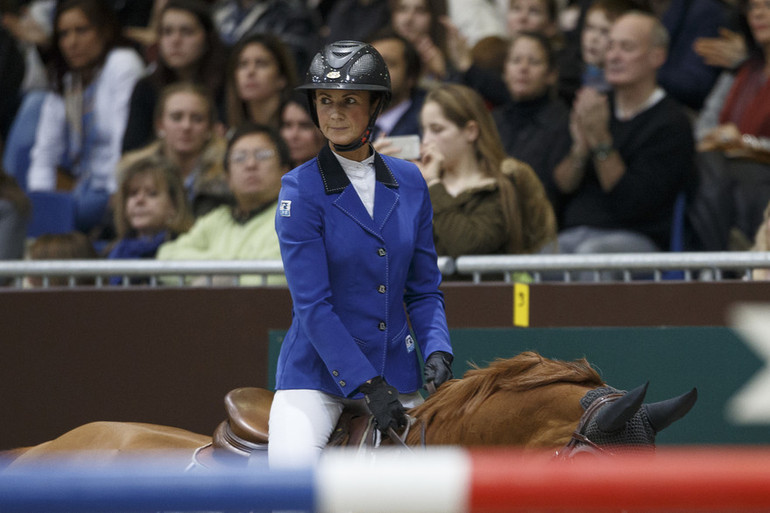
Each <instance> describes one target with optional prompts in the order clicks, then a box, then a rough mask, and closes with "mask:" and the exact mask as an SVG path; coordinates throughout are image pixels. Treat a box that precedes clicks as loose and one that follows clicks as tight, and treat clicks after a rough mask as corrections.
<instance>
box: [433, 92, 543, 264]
mask: <svg viewBox="0 0 770 513" xmlns="http://www.w3.org/2000/svg"><path fill="white" fill-rule="evenodd" d="M420 120H421V125H422V130H423V142H422V160H421V163H420V169H421V171H422V173H423V176H424V177H425V180H426V181H427V182H428V187H429V191H430V197H431V202H432V203H433V232H434V240H435V243H436V251H437V253H438V254H439V255H449V256H452V257H458V256H460V255H471V254H505V253H535V252H537V251H539V250H540V249H541V248H542V247H543V246H545V245H546V244H548V243H549V242H551V241H553V240H555V237H556V218H555V215H554V212H553V209H552V207H551V204H550V202H549V201H548V199H547V197H546V194H545V190H544V188H543V184H542V183H541V182H540V180H539V179H538V177H537V175H536V174H535V172H534V171H533V170H532V168H531V167H530V166H529V165H527V164H525V163H523V162H521V161H519V160H516V159H514V158H511V157H508V156H507V155H506V153H505V150H504V149H503V145H502V142H501V141H500V136H499V135H498V132H497V128H496V127H495V123H494V120H493V119H492V116H491V114H490V113H489V111H488V110H487V108H486V106H485V105H484V102H483V100H482V99H481V97H480V96H479V94H478V93H476V92H475V91H474V90H473V89H470V88H469V87H466V86H463V85H458V84H445V85H442V86H439V87H437V88H435V89H433V90H431V91H430V93H428V96H427V98H426V100H425V104H424V105H423V108H422V112H421V115H420Z"/></svg>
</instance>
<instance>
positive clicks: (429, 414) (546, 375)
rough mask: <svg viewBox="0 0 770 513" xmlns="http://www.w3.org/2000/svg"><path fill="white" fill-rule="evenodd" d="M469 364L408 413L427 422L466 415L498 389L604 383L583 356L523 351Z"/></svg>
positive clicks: (521, 389)
mask: <svg viewBox="0 0 770 513" xmlns="http://www.w3.org/2000/svg"><path fill="white" fill-rule="evenodd" d="M471 366H472V367H473V368H472V369H470V370H468V371H467V372H466V373H465V375H464V376H463V378H462V379H454V380H451V381H448V382H446V383H444V384H443V385H442V386H441V389H440V390H439V391H437V392H436V393H435V394H434V395H433V396H431V397H430V398H429V400H427V401H425V402H424V403H423V404H422V405H420V406H418V407H416V408H414V409H413V410H412V411H411V412H410V413H411V414H412V415H414V416H416V417H420V418H423V419H425V420H426V421H430V420H432V419H433V418H434V417H435V416H436V415H437V414H438V413H439V412H443V414H444V415H447V414H449V412H451V414H452V415H468V414H470V413H472V412H473V411H474V410H476V409H477V408H478V407H479V406H480V405H481V403H483V402H484V401H486V400H487V399H488V398H489V397H490V396H492V395H493V394H495V393H497V392H499V391H501V390H508V391H516V392H523V391H527V390H532V389H535V388H539V387H543V386H546V385H551V384H554V383H572V384H575V385H582V386H586V387H589V388H596V387H599V386H602V385H603V384H604V382H603V381H602V378H601V376H599V373H598V372H596V370H594V369H593V367H591V364H590V363H588V361H587V360H586V359H585V358H581V359H579V360H574V361H571V362H567V361H562V360H552V359H550V358H546V357H544V356H541V355H540V354H538V353H536V352H534V351H525V352H523V353H520V354H518V355H516V356H514V357H513V358H497V359H496V360H494V361H493V362H492V363H491V364H489V366H488V367H485V368H480V367H479V366H477V365H476V364H473V363H471Z"/></svg>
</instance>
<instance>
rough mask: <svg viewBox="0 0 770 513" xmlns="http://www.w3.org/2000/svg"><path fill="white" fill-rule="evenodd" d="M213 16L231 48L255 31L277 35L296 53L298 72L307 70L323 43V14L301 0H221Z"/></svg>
mask: <svg viewBox="0 0 770 513" xmlns="http://www.w3.org/2000/svg"><path fill="white" fill-rule="evenodd" d="M213 16H214V22H215V23H216V26H217V30H218V31H219V35H220V37H221V38H222V41H224V43H225V44H226V45H227V46H228V47H233V46H235V45H236V44H238V43H239V42H240V41H241V40H243V39H244V38H247V37H249V36H252V35H254V34H270V35H273V36H275V37H277V38H278V39H279V40H280V41H281V42H282V43H283V44H284V45H286V47H287V48H288V49H289V52H290V53H291V55H292V56H293V59H292V62H293V63H294V64H295V66H296V67H295V68H294V74H295V75H296V74H297V73H304V72H305V70H306V69H307V67H308V66H309V65H310V59H311V58H312V57H313V55H315V52H316V51H317V50H318V49H319V48H320V46H321V38H320V29H321V19H320V16H319V15H318V13H317V12H316V11H315V10H313V9H311V8H309V7H307V6H306V5H305V2H301V1H299V0H271V1H257V0H218V1H217V2H216V3H215V4H214V7H213Z"/></svg>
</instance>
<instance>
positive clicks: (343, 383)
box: [340, 379, 347, 387]
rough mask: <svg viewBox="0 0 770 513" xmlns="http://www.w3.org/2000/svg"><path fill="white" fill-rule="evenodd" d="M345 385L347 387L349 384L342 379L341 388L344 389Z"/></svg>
mask: <svg viewBox="0 0 770 513" xmlns="http://www.w3.org/2000/svg"><path fill="white" fill-rule="evenodd" d="M345 385H347V383H345V380H344V379H341V380H340V386H341V387H344V386H345Z"/></svg>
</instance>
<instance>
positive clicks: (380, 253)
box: [377, 248, 388, 256]
mask: <svg viewBox="0 0 770 513" xmlns="http://www.w3.org/2000/svg"><path fill="white" fill-rule="evenodd" d="M377 254H378V255H380V256H385V255H387V254H388V252H387V251H385V248H378V249H377Z"/></svg>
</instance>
